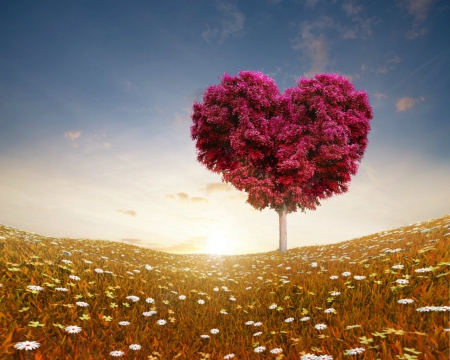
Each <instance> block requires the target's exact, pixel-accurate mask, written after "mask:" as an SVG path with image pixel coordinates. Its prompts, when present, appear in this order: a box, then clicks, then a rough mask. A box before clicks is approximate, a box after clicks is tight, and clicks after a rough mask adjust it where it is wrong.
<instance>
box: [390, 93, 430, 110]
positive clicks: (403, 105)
mask: <svg viewBox="0 0 450 360" xmlns="http://www.w3.org/2000/svg"><path fill="white" fill-rule="evenodd" d="M419 101H425V98H424V97H423V96H421V97H420V99H415V98H412V97H403V98H401V99H400V100H398V101H397V103H396V104H395V107H396V108H397V112H402V111H406V110H408V109H411V108H412V107H413V106H414V105H416V104H417V103H418V102H419Z"/></svg>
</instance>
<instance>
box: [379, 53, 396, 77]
mask: <svg viewBox="0 0 450 360" xmlns="http://www.w3.org/2000/svg"><path fill="white" fill-rule="evenodd" d="M401 61H402V59H401V58H400V57H399V56H394V57H393V58H392V59H389V60H387V61H386V62H385V63H384V64H383V65H382V66H380V67H378V69H376V70H374V72H376V73H378V74H386V73H387V72H389V71H391V70H394V69H395V68H396V65H397V64H399V63H400V62H401Z"/></svg>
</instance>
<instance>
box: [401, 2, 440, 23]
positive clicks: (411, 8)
mask: <svg viewBox="0 0 450 360" xmlns="http://www.w3.org/2000/svg"><path fill="white" fill-rule="evenodd" d="M434 2H435V0H400V1H397V4H398V6H399V7H400V8H402V9H405V10H406V11H407V12H408V15H412V16H414V20H415V21H416V22H422V21H424V20H425V19H426V18H427V16H428V12H429V11H430V7H431V5H432V4H433V3H434Z"/></svg>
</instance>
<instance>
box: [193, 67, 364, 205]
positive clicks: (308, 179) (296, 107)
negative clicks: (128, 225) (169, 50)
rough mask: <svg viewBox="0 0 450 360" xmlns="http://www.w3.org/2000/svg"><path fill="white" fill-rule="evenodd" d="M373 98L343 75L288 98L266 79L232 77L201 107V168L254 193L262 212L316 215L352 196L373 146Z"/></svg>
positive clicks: (319, 79)
mask: <svg viewBox="0 0 450 360" xmlns="http://www.w3.org/2000/svg"><path fill="white" fill-rule="evenodd" d="M371 119H372V109H371V107H370V104H369V100H368V96H367V94H366V93H365V92H364V91H363V90H361V91H355V89H354V86H353V84H352V83H351V82H350V81H349V80H348V79H346V78H344V77H342V76H339V75H336V74H316V75H315V76H314V78H311V79H304V78H300V80H299V82H298V83H297V86H295V87H292V88H288V89H286V90H285V91H284V93H283V94H280V92H279V90H278V87H277V85H276V84H275V82H274V80H273V79H271V78H270V77H268V76H266V75H264V74H263V73H260V72H252V71H240V72H239V75H238V76H230V75H228V74H224V76H223V78H222V79H221V81H220V84H218V85H212V86H209V87H208V88H207V89H206V91H205V93H204V95H203V103H199V102H194V105H193V113H192V120H193V123H194V124H193V126H191V137H192V140H196V149H197V160H198V161H199V162H200V163H202V164H203V165H205V166H206V168H207V169H209V170H211V171H213V172H216V173H220V174H222V181H225V182H228V183H231V184H232V185H233V186H234V187H235V188H237V189H238V190H244V191H246V192H247V193H248V199H247V202H248V203H249V204H250V205H252V206H253V207H254V208H256V209H258V210H262V209H264V208H266V207H267V206H269V207H270V208H272V209H275V210H276V211H279V209H280V208H281V207H284V206H285V208H286V210H287V213H290V212H295V211H297V209H298V208H299V209H301V211H304V210H305V209H309V210H315V209H316V206H318V205H320V200H322V199H326V198H328V197H331V196H332V195H333V194H341V193H344V192H346V191H347V190H348V186H349V182H350V175H355V174H356V172H357V170H358V162H360V161H361V159H362V157H363V154H364V151H365V149H366V147H367V144H368V139H367V136H368V133H369V131H370V124H369V121H370V120H371Z"/></svg>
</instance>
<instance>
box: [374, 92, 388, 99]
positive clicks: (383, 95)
mask: <svg viewBox="0 0 450 360" xmlns="http://www.w3.org/2000/svg"><path fill="white" fill-rule="evenodd" d="M375 97H376V98H377V99H378V100H380V99H382V98H387V95H386V94H383V93H375Z"/></svg>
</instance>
